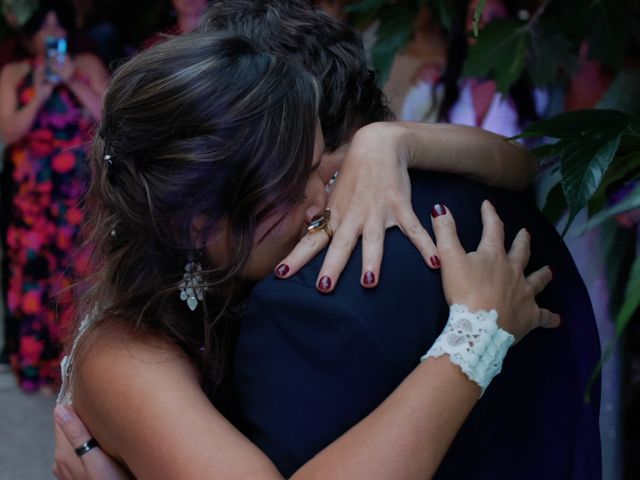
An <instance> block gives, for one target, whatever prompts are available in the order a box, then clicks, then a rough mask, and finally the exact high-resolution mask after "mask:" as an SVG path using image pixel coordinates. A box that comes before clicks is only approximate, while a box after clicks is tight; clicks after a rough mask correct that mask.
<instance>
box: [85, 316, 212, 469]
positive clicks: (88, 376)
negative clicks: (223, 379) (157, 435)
mask: <svg viewBox="0 0 640 480" xmlns="http://www.w3.org/2000/svg"><path fill="white" fill-rule="evenodd" d="M176 384H179V388H187V387H188V388H191V389H192V390H193V391H196V392H197V391H199V389H200V387H199V379H198V375H197V372H196V369H195V368H194V366H193V365H192V363H191V362H190V361H189V359H188V358H187V357H186V355H185V354H184V353H183V352H182V351H181V350H180V349H179V348H178V347H177V346H175V345H174V344H172V343H171V342H170V341H168V340H165V339H163V338H161V337H158V336H153V335H140V334H136V335H133V334H131V332H127V331H126V330H125V329H123V328H113V329H110V330H109V331H107V330H106V329H105V328H103V329H101V330H100V331H94V332H91V334H90V335H89V336H88V337H87V339H86V342H85V343H84V345H83V346H82V348H81V349H80V350H79V351H78V356H77V357H76V359H75V360H74V365H73V386H72V388H73V397H74V408H75V409H76V410H77V411H78V413H79V415H80V417H81V418H82V419H83V420H84V421H85V423H86V424H87V426H88V427H89V430H90V431H91V432H92V433H93V434H94V436H95V437H96V438H97V439H98V441H99V442H100V444H101V445H102V447H103V448H104V449H105V450H106V451H107V452H109V453H110V454H112V455H114V456H115V457H116V458H121V456H120V452H119V450H121V448H120V447H119V444H121V443H122V442H121V439H122V438H123V437H127V436H128V432H129V431H130V430H131V429H135V428H138V427H140V428H143V426H144V424H145V423H146V422H147V421H148V419H147V418H145V415H144V412H145V409H146V408H147V407H149V406H150V405H152V404H153V403H154V402H156V401H157V400H159V397H158V394H159V393H161V392H162V391H165V390H167V389H170V388H173V387H174V386H176Z"/></svg>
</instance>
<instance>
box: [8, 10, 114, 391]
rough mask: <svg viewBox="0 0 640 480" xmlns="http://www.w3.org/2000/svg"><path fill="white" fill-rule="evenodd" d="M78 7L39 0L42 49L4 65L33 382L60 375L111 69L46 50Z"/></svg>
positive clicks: (21, 367) (25, 360) (12, 240)
mask: <svg viewBox="0 0 640 480" xmlns="http://www.w3.org/2000/svg"><path fill="white" fill-rule="evenodd" d="M72 22H73V10H72V8H71V7H70V5H69V4H68V3H66V2H64V1H44V2H40V7H39V9H38V10H37V11H36V12H35V13H34V14H33V16H32V18H31V19H30V20H29V22H28V23H27V24H26V25H25V27H24V34H25V35H26V36H27V38H28V39H29V46H30V48H31V51H32V54H33V56H32V57H31V58H29V59H27V60H24V61H20V62H13V63H9V64H7V65H6V66H5V67H4V68H3V69H2V72H1V73H0V100H1V101H0V134H1V135H2V138H3V140H4V141H5V143H6V144H7V145H8V149H7V157H6V159H7V161H8V162H11V166H12V180H13V182H12V185H11V188H12V192H11V195H12V202H11V209H10V211H9V212H6V213H5V212H3V215H5V214H8V215H9V222H8V229H7V238H6V243H7V249H8V251H7V252H6V255H7V258H8V270H9V272H8V274H9V282H8V292H6V299H7V309H8V314H9V318H8V319H7V328H8V329H9V331H10V333H11V335H10V344H9V345H8V347H9V352H10V356H11V364H12V367H13V369H14V370H15V371H16V373H17V376H18V381H19V383H20V386H21V387H22V388H23V389H24V390H27V391H35V390H38V389H39V388H40V387H43V386H47V385H50V384H54V383H55V382H56V381H57V380H58V378H59V373H58V371H59V357H60V351H61V343H62V338H63V335H64V333H65V326H66V324H67V323H68V322H67V320H66V319H67V318H70V317H71V315H72V312H71V311H69V309H68V307H69V306H70V304H71V302H70V301H69V300H70V296H71V290H70V288H68V287H70V286H71V285H72V283H73V272H74V271H76V270H77V269H78V268H79V266H81V264H82V261H81V258H82V256H81V255H80V254H78V252H76V251H75V249H74V244H75V240H76V238H77V236H78V232H79V230H80V226H81V224H82V220H83V215H82V210H81V208H80V199H81V196H82V195H83V193H84V191H85V188H86V184H87V174H88V172H87V169H86V166H85V156H86V151H85V149H86V145H88V142H89V139H90V137H89V136H90V133H91V127H92V125H93V123H94V122H95V121H97V120H98V119H99V117H100V110H101V96H102V93H103V91H104V88H105V86H106V72H105V69H104V66H103V65H102V63H101V62H100V60H98V58H97V57H95V56H94V55H91V54H78V55H75V56H73V55H68V54H67V55H64V56H61V57H60V58H57V59H56V60H55V61H54V62H51V61H50V60H49V61H47V60H45V54H46V48H45V42H46V38H47V37H54V38H65V39H66V38H67V37H68V36H69V33H70V32H71V29H72V25H73V23H72Z"/></svg>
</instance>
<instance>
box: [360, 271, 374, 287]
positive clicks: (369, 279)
mask: <svg viewBox="0 0 640 480" xmlns="http://www.w3.org/2000/svg"><path fill="white" fill-rule="evenodd" d="M375 283H376V274H375V273H373V272H366V273H365V274H364V275H363V277H362V285H364V286H365V287H372V286H373V285H374V284H375Z"/></svg>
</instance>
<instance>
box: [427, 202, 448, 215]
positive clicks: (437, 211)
mask: <svg viewBox="0 0 640 480" xmlns="http://www.w3.org/2000/svg"><path fill="white" fill-rule="evenodd" d="M446 214H447V210H446V209H445V208H444V205H440V204H439V203H436V204H435V205H434V206H433V208H432V209H431V217H433V218H436V217H439V216H440V215H446Z"/></svg>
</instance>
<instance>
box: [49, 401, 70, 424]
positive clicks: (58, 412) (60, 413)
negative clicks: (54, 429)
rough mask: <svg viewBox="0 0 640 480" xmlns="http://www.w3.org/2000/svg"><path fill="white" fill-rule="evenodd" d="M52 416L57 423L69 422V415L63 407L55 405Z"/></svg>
mask: <svg viewBox="0 0 640 480" xmlns="http://www.w3.org/2000/svg"><path fill="white" fill-rule="evenodd" d="M53 415H54V417H55V418H56V420H57V421H58V422H59V423H67V422H68V421H69V420H71V413H69V410H67V409H66V408H65V407H64V406H63V405H56V407H55V408H54V409H53Z"/></svg>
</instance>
